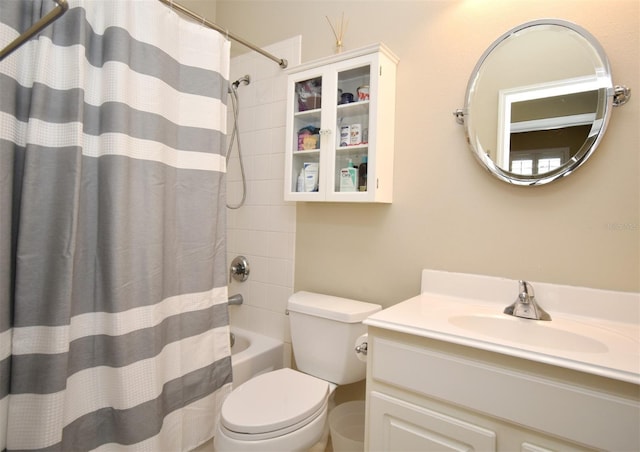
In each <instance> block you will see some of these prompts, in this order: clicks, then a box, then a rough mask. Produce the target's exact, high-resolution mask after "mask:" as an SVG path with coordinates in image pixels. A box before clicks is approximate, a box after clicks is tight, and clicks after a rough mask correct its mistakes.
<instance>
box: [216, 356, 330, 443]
mask: <svg viewBox="0 0 640 452" xmlns="http://www.w3.org/2000/svg"><path fill="white" fill-rule="evenodd" d="M335 387H336V386H335V385H331V384H329V383H328V382H326V381H324V380H321V379H319V378H316V377H313V376H311V375H307V374H304V373H302V372H298V371H295V370H292V369H287V368H285V369H279V370H276V371H273V372H269V373H266V374H262V375H259V376H257V377H255V378H253V379H251V380H249V381H247V382H246V383H244V384H243V385H241V386H240V387H239V388H237V390H235V391H233V392H232V393H231V394H230V395H229V397H228V398H227V399H226V400H225V402H224V404H223V406H222V410H221V413H220V422H219V424H218V429H217V431H216V439H215V450H216V451H218V450H219V451H224V450H245V451H249V450H251V451H269V450H273V451H293V450H307V449H309V448H310V447H312V446H313V445H314V444H315V443H317V442H318V440H319V439H320V438H321V437H322V434H323V431H324V430H325V424H326V418H327V412H328V405H329V398H330V396H331V394H332V392H333V390H334V389H335Z"/></svg>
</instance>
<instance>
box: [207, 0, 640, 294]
mask: <svg viewBox="0 0 640 452" xmlns="http://www.w3.org/2000/svg"><path fill="white" fill-rule="evenodd" d="M342 12H344V15H345V17H346V18H347V19H348V21H349V23H348V29H347V31H346V35H345V38H344V43H345V48H346V49H353V48H357V47H360V46H363V45H367V44H370V43H374V42H378V41H382V42H384V43H385V44H387V45H388V46H389V47H390V48H391V49H392V50H393V51H394V52H395V53H396V54H397V55H398V56H399V57H400V64H399V66H398V85H397V106H396V124H395V127H396V142H395V170H394V174H395V179H394V201H393V204H391V205H354V204H319V203H318V204H315V203H298V205H297V209H296V210H297V225H296V226H297V239H296V254H295V256H296V258H295V281H294V288H295V289H296V290H302V289H304V290H312V291H318V292H324V293H329V294H335V295H340V296H345V297H352V298H356V299H361V300H364V301H371V302H378V303H381V304H383V305H384V306H389V305H391V304H394V303H397V302H399V301H402V300H403V299H406V298H408V297H411V296H413V295H416V294H417V293H418V291H419V281H420V270H421V269H422V268H433V269H442V270H449V271H459V272H470V273H481V274H487V275H496V276H504V277H508V278H526V279H530V280H533V281H546V282H552V283H561V284H570V285H581V286H590V287H596V288H605V289H614V290H625V291H627V290H633V291H638V290H640V281H639V279H640V276H639V275H640V228H639V223H640V213H639V211H640V185H639V179H640V177H639V176H640V163H639V154H640V152H639V151H640V137H639V133H638V124H640V107H639V106H640V98H639V94H640V84H639V82H640V73H639V68H640V65H639V63H638V61H640V43H639V40H640V37H639V30H640V2H638V1H637V0H625V1H618V0H599V1H590V0H581V1H569V0H565V1H560V0H548V1H547V0H534V1H525V0H519V1H513V0H503V1H499V0H493V1H492V0H446V1H445V0H442V1H345V2H330V1H319V0H318V1H303V0H297V1H283V2H276V1H268V0H267V1H247V0H218V1H217V7H216V20H217V22H218V23H219V24H220V25H222V26H225V27H228V28H229V29H230V30H232V31H233V32H234V33H236V34H238V35H240V36H243V37H245V38H247V39H249V40H250V41H253V42H255V43H257V44H259V45H266V44H269V43H272V42H277V41H280V40H282V39H285V38H288V37H291V36H294V35H297V34H301V35H302V60H303V62H304V61H308V60H311V59H314V58H318V57H322V56H325V55H328V54H330V53H332V52H333V47H334V41H333V37H332V33H331V30H330V28H329V25H328V24H327V21H326V19H325V15H328V16H329V17H331V18H333V19H334V21H335V19H336V18H338V17H340V15H341V14H342ZM543 17H557V18H561V19H565V20H570V21H573V22H575V23H577V24H579V25H581V26H583V27H585V28H586V29H588V30H589V31H590V32H591V33H592V34H593V35H595V36H596V37H597V38H598V40H599V41H600V43H601V44H602V45H603V47H604V48H605V50H606V51H607V53H608V55H609V59H610V63H611V67H612V71H613V75H614V82H615V83H619V84H626V85H628V86H629V87H631V88H632V89H633V90H634V91H635V92H634V95H635V97H632V99H631V101H630V102H629V103H628V104H627V105H626V106H624V107H622V108H617V109H614V111H613V115H612V118H611V122H610V125H609V128H608V130H607V133H606V136H605V137H604V139H603V141H602V143H601V145H600V148H599V149H598V151H597V152H596V153H595V154H594V155H593V156H592V158H591V159H590V160H589V161H588V162H587V163H586V164H585V165H584V166H583V167H582V168H580V169H579V170H577V171H576V172H575V173H574V174H572V175H571V176H570V177H568V178H565V179H564V180H561V181H559V182H555V183H553V184H551V185H548V186H542V187H535V188H523V187H512V186H509V185H507V184H506V183H504V182H501V181H499V180H497V179H494V178H493V177H492V176H490V175H489V174H488V173H485V171H484V170H483V169H482V168H481V166H480V165H479V164H478V163H476V161H475V160H474V157H472V155H471V153H470V152H469V151H468V149H467V146H466V142H465V138H464V131H463V128H462V127H461V126H459V125H458V124H456V122H455V120H454V118H453V116H452V111H453V110H454V109H456V108H459V107H462V105H463V103H464V94H465V88H466V84H467V80H468V77H469V74H470V73H471V71H472V69H473V67H474V65H475V64H476V61H477V59H478V58H479V57H480V55H481V54H482V53H483V51H484V50H485V48H486V47H488V46H489V45H490V44H491V43H492V42H493V40H494V39H495V38H497V37H498V36H499V35H501V34H502V33H503V32H505V31H506V30H508V29H510V28H512V27H513V26H515V25H517V24H519V23H522V22H525V21H528V20H533V19H538V18H543ZM234 51H235V52H243V51H244V49H242V48H240V47H238V46H237V45H234ZM515 290H516V288H515V287H514V294H515Z"/></svg>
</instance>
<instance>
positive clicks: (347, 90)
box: [331, 65, 371, 193]
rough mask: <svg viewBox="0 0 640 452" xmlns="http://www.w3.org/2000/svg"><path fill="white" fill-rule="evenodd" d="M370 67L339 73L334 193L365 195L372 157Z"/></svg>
mask: <svg viewBox="0 0 640 452" xmlns="http://www.w3.org/2000/svg"><path fill="white" fill-rule="evenodd" d="M370 73H371V67H370V65H365V66H360V67H357V68H352V69H347V70H343V71H339V72H338V74H337V75H338V93H337V94H338V95H337V103H338V105H337V107H336V108H337V109H336V121H337V124H336V140H337V142H336V147H335V150H336V152H335V161H334V169H335V170H334V177H333V187H331V188H332V190H333V191H334V192H336V193H338V192H339V193H345V192H346V193H348V192H351V193H353V192H366V191H367V190H368V183H367V182H368V181H367V166H368V158H369V100H370V98H369V96H370V94H369V84H370V80H371V75H370Z"/></svg>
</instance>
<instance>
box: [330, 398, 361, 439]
mask: <svg viewBox="0 0 640 452" xmlns="http://www.w3.org/2000/svg"><path fill="white" fill-rule="evenodd" d="M329 429H330V430H331V445H332V446H333V452H362V451H363V450H364V400H356V401H353V402H345V403H341V404H340V405H338V406H336V407H335V408H334V409H333V410H331V412H330V413H329Z"/></svg>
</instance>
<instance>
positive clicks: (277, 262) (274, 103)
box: [227, 36, 301, 344]
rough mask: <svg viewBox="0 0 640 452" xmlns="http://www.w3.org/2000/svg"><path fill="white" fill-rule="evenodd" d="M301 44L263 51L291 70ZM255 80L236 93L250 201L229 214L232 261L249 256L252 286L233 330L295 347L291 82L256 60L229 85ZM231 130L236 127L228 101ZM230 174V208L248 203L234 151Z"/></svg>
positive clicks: (239, 63) (236, 66)
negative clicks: (288, 156)
mask: <svg viewBox="0 0 640 452" xmlns="http://www.w3.org/2000/svg"><path fill="white" fill-rule="evenodd" d="M300 49H301V37H300V36H298V37H295V38H291V39H287V40H285V41H281V42H279V43H276V44H273V45H270V46H268V47H265V50H267V51H268V52H270V53H272V54H274V55H276V56H278V57H280V58H285V59H287V60H288V62H289V67H291V66H294V65H296V64H299V63H300ZM246 74H248V75H250V76H251V83H250V84H249V85H241V86H240V87H239V88H238V96H239V105H240V116H239V128H240V146H241V149H242V156H243V163H244V168H245V174H246V177H247V199H246V202H245V205H244V206H243V207H240V208H239V209H237V210H232V209H227V214H228V225H227V236H228V247H227V261H228V262H229V263H230V262H231V260H232V259H233V258H234V257H235V256H238V255H243V256H246V257H247V259H248V261H249V265H250V270H251V273H250V275H249V279H248V280H247V281H245V282H242V283H239V282H236V281H233V282H232V283H231V284H230V286H229V294H235V293H241V294H242V295H243V297H244V304H243V305H242V306H231V307H230V314H231V323H232V324H233V325H236V326H238V327H241V328H245V329H248V330H251V331H255V332H257V333H261V334H264V335H267V336H271V337H275V338H278V339H282V340H284V341H285V342H287V343H289V344H290V342H291V339H290V334H289V324H288V319H287V317H286V315H285V310H286V306H287V299H288V298H289V296H290V295H291V294H292V293H293V271H294V257H295V234H296V206H295V203H286V202H284V201H283V192H284V188H283V186H284V143H285V137H284V135H285V119H286V118H285V115H286V113H285V111H286V74H285V72H284V71H283V70H282V69H281V68H280V67H279V66H278V65H277V64H276V63H274V62H273V61H271V60H269V59H267V58H265V57H264V56H262V55H259V54H257V53H255V52H250V53H246V54H243V55H240V56H237V57H234V58H233V59H232V60H231V75H230V81H231V82H233V81H234V80H237V79H238V78H240V77H242V76H244V75H246ZM229 112H230V113H229V116H228V121H227V127H228V130H229V136H230V135H231V127H232V126H233V116H232V115H231V99H230V98H229ZM227 171H228V173H227V191H228V196H227V198H228V202H229V203H230V204H237V203H238V202H239V201H240V199H241V197H242V178H241V173H240V165H239V160H238V153H237V148H236V146H235V145H234V148H233V151H232V153H231V159H230V161H229V167H228V170H227Z"/></svg>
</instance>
